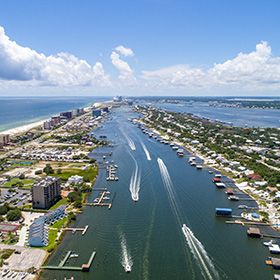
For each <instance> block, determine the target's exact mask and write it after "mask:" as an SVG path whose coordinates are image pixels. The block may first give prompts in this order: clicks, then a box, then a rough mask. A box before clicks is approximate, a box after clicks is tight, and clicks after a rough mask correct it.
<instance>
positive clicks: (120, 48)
mask: <svg viewBox="0 0 280 280" xmlns="http://www.w3.org/2000/svg"><path fill="white" fill-rule="evenodd" d="M115 50H116V51H118V52H119V53H120V54H122V55H123V56H134V53H133V51H132V49H130V48H125V47H124V46H118V47H116V48H115Z"/></svg>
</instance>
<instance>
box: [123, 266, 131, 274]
mask: <svg viewBox="0 0 280 280" xmlns="http://www.w3.org/2000/svg"><path fill="white" fill-rule="evenodd" d="M124 270H125V272H130V271H131V265H130V264H126V265H125V268H124Z"/></svg>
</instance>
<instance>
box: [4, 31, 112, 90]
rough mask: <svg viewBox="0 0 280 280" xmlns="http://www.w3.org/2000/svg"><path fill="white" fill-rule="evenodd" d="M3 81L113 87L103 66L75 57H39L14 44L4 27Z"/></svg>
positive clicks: (67, 55)
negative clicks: (93, 64) (92, 64)
mask: <svg viewBox="0 0 280 280" xmlns="http://www.w3.org/2000/svg"><path fill="white" fill-rule="evenodd" d="M0 79H2V80H9V81H28V82H30V83H32V84H34V82H37V83H38V84H39V85H59V86H69V85H76V86H85V85H97V84H100V85H102V86H109V85H110V81H109V76H108V75H105V73H104V70H103V66H102V64H101V63H99V62H98V63H96V65H95V66H94V67H91V66H90V65H89V64H88V63H87V62H86V61H85V60H80V59H78V58H77V57H75V56H74V55H71V54H67V53H59V54H57V56H53V55H50V56H45V55H44V54H39V53H37V52H36V51H34V50H31V49H30V48H26V47H22V46H19V45H18V44H17V43H16V42H14V41H11V40H10V39H9V37H8V36H7V35H5V31H4V28H3V27H1V26H0Z"/></svg>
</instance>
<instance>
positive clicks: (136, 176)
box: [129, 157, 141, 201]
mask: <svg viewBox="0 0 280 280" xmlns="http://www.w3.org/2000/svg"><path fill="white" fill-rule="evenodd" d="M132 158H133V160H134V162H135V170H134V171H133V173H132V175H131V178H130V184H129V190H130V193H131V198H132V199H133V200H134V201H138V199H139V191H140V182H141V174H140V173H139V171H138V164H137V161H136V160H135V159H134V157H132Z"/></svg>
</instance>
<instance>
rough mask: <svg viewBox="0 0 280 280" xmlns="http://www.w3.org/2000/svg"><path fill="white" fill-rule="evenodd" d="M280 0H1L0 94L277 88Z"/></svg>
mask: <svg viewBox="0 0 280 280" xmlns="http://www.w3.org/2000/svg"><path fill="white" fill-rule="evenodd" d="M279 18H280V2H279V1H276V0H272V1H269V2H267V1H240V0H237V1H223V0H219V1H217V0H213V1H210V0H208V1H205V0H204V1H203V0H192V1H187V0H142V1H137V0H136V1H127V0H126V1H124V0H123V1H115V0H104V1H90V0H83V1H75V0H70V1H69V0H68V1H66V0H60V1H54V0H49V1H37V0H27V1H20V0H15V1H4V2H2V3H1V9H0V96H41V95H43V96H48V95H49V96H79V95H81V96H87V95H89V96H90V95H93V96H110V95H129V96H145V95H153V96H160V95H173V96H280V36H279V34H280V32H279V31H280V25H279Z"/></svg>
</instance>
